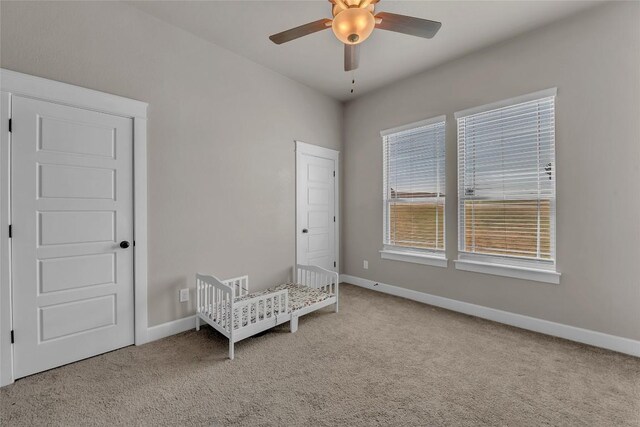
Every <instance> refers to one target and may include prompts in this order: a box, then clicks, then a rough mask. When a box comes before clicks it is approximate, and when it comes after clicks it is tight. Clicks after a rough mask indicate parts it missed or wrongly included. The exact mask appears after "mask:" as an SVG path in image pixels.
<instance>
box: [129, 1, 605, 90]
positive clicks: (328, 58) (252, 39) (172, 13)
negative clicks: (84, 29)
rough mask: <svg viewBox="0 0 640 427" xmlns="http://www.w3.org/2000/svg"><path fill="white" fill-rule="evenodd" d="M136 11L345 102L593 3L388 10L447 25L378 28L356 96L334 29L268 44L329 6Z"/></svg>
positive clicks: (417, 4) (147, 5) (150, 5)
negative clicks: (407, 30) (431, 33)
mask: <svg viewBox="0 0 640 427" xmlns="http://www.w3.org/2000/svg"><path fill="white" fill-rule="evenodd" d="M129 3H130V4H132V5H134V6H135V7H137V8H139V9H141V10H143V11H145V12H147V13H149V14H151V15H154V16H156V17H157V18H159V19H161V20H163V21H165V22H168V23H170V24H173V25H175V26H177V27H181V28H183V29H184V30H187V31H189V32H191V33H193V34H195V35H197V36H199V37H202V38H204V39H206V40H209V41H211V42H213V43H215V44H217V45H218V46H222V47H224V48H226V49H228V50H231V51H233V52H235V53H237V54H239V55H242V56H244V57H246V58H249V59H250V60H253V61H255V62H257V63H259V64H262V65H264V66H266V67H268V68H270V69H272V70H274V71H277V72H279V73H281V74H284V75H285V76H288V77H290V78H292V79H295V80H297V81H299V82H301V83H304V84H306V85H308V86H311V87H313V88H316V89H318V90H320V91H321V92H323V93H326V94H327V95H330V96H332V97H334V98H336V99H339V100H342V101H345V100H348V99H350V98H353V97H354V96H358V95H361V94H363V93H365V92H367V91H370V90H373V89H375V88H378V87H381V86H384V85H386V84H388V83H390V82H392V81H394V80H398V79H401V78H403V77H406V76H409V75H411V74H415V73H417V72H419V71H422V70H425V69H427V68H430V67H433V66H436V65H438V64H441V63H443V62H445V61H448V60H451V59H453V58H456V57H459V56H462V55H464V54H466V53H469V52H471V51H474V50H477V49H480V48H482V47H485V46H488V45H490V44H493V43H496V42H498V41H501V40H505V39H508V38H511V37H513V36H515V35H517V34H520V33H523V32H526V31H528V30H531V29H533V28H536V27H540V26H542V25H545V24H547V23H549V22H552V21H554V20H558V19H561V18H563V17H566V16H569V15H571V14H574V13H576V12H578V11H580V10H583V9H586V8H588V7H590V6H593V5H594V4H596V3H597V1H596V2H594V1H524V0H517V1H392V0H382V1H381V2H380V3H378V5H377V7H376V11H377V12H381V11H387V12H393V13H400V14H403V15H411V16H417V17H420V18H426V19H431V20H434V21H440V22H442V28H441V29H440V32H439V33H438V34H437V35H436V36H435V37H434V38H433V39H431V40H427V39H421V38H418V37H411V36H407V35H404V34H398V33H393V32H389V31H384V30H374V32H373V34H372V35H371V37H369V39H368V40H366V41H365V42H363V44H362V46H361V52H360V54H361V57H360V68H359V69H358V70H356V71H355V79H356V90H355V93H354V94H353V95H351V94H350V88H351V77H352V74H351V73H350V72H349V73H345V72H344V71H343V46H342V44H341V43H340V42H339V41H338V40H337V39H336V38H335V36H334V35H333V33H332V31H331V29H328V30H325V31H322V32H319V33H315V34H312V35H309V36H306V37H303V38H300V39H297V40H294V41H291V42H289V43H286V44H282V45H275V44H273V43H272V42H271V41H270V40H269V39H268V36H269V35H270V34H274V33H277V32H280V31H283V30H286V29H289V28H291V27H295V26H298V25H302V24H305V23H307V22H311V21H315V20H318V19H321V18H331V8H330V4H329V2H328V1H326V0H320V1H316V0H293V1H238V0H235V1H206V2H201V1H135V2H129Z"/></svg>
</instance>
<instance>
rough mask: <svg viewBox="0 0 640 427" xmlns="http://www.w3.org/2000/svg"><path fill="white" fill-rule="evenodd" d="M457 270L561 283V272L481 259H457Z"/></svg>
mask: <svg viewBox="0 0 640 427" xmlns="http://www.w3.org/2000/svg"><path fill="white" fill-rule="evenodd" d="M454 263H455V265H456V269H457V270H464V271H474V272H476V273H486V274H493V275H495V276H505V277H514V278H516V279H525V280H533V281H536V282H544V283H553V284H555V285H557V284H559V283H560V273H558V272H556V271H550V270H540V269H536V268H528V267H515V266H512V265H504V264H493V263H486V262H480V261H470V260H466V259H457V260H455V261H454Z"/></svg>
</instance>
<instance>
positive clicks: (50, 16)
mask: <svg viewBox="0 0 640 427" xmlns="http://www.w3.org/2000/svg"><path fill="white" fill-rule="evenodd" d="M0 12H1V15H2V17H1V33H0V36H1V45H0V65H1V66H2V67H3V68H7V69H10V70H15V71H19V72H23V73H28V74H33V75H36V76H41V77H45V78H49V79H53V80H58V81H62V82H66V83H71V84H74V85H79V86H84V87H88V88H92V89H96V90H100V91H104V92H109V93H113V94H117V95H121V96H125V97H129V98H134V99H139V100H142V101H146V102H148V103H149V122H148V143H149V157H148V164H149V181H148V186H149V324H150V325H156V324H159V323H163V322H167V321H170V320H174V319H178V318H181V317H184V316H186V315H188V314H192V313H193V302H191V303H190V305H187V304H180V303H179V302H178V289H179V288H183V287H186V286H189V287H193V286H195V285H194V278H193V277H194V274H195V272H197V271H200V272H211V273H215V274H218V275H220V276H222V277H231V276H233V275H240V274H249V275H250V278H251V282H252V283H251V285H252V286H253V287H255V288H262V287H265V286H267V285H269V284H273V283H275V282H279V281H282V280H284V279H286V278H287V276H288V274H289V268H290V267H291V265H292V263H293V262H294V257H295V253H294V247H295V241H294V186H295V181H294V177H295V174H294V165H295V157H294V151H293V148H294V144H293V141H294V139H300V140H302V141H305V142H308V143H312V144H316V145H322V146H326V147H329V148H333V149H340V141H341V126H342V107H341V105H340V103H338V102H336V101H334V100H332V99H330V98H328V97H326V96H324V95H321V94H319V93H318V92H316V91H314V90H312V89H310V88H308V87H306V86H303V85H301V84H299V83H296V82H294V81H292V80H290V79H287V78H285V77H283V76H281V75H279V74H276V73H274V72H272V71H270V70H267V69H266V68H264V67H262V66H260V65H257V64H255V63H253V62H251V61H248V60H246V59H244V58H242V57H239V56H237V55H235V54H233V53H231V52H229V51H226V50H224V49H222V48H219V47H217V46H215V45H213V44H210V43H208V42H205V41H203V40H202V39H199V38H197V37H195V36H193V35H191V34H189V33H187V32H185V31H182V30H180V29H178V28H175V27H172V26H170V25H168V24H165V23H163V22H161V21H159V20H157V19H155V18H152V17H150V16H148V15H146V14H144V13H143V12H141V11H139V10H138V9H135V8H133V7H130V6H128V5H126V4H122V3H115V2H112V3H91V2H76V3H64V2H56V3H48V2H45V3H28V2H22V3H13V2H4V1H3V2H2V6H1V9H0ZM193 296H194V295H193V293H192V298H193Z"/></svg>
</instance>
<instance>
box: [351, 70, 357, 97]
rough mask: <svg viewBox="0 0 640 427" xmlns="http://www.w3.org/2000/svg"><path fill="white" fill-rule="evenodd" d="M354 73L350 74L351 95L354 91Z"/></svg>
mask: <svg viewBox="0 0 640 427" xmlns="http://www.w3.org/2000/svg"><path fill="white" fill-rule="evenodd" d="M355 74H356V73H355V71H352V72H351V93H353V91H354V89H355V88H356V76H355Z"/></svg>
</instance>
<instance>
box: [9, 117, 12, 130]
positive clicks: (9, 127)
mask: <svg viewBox="0 0 640 427" xmlns="http://www.w3.org/2000/svg"><path fill="white" fill-rule="evenodd" d="M11 123H12V122H11V119H9V132H11Z"/></svg>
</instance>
